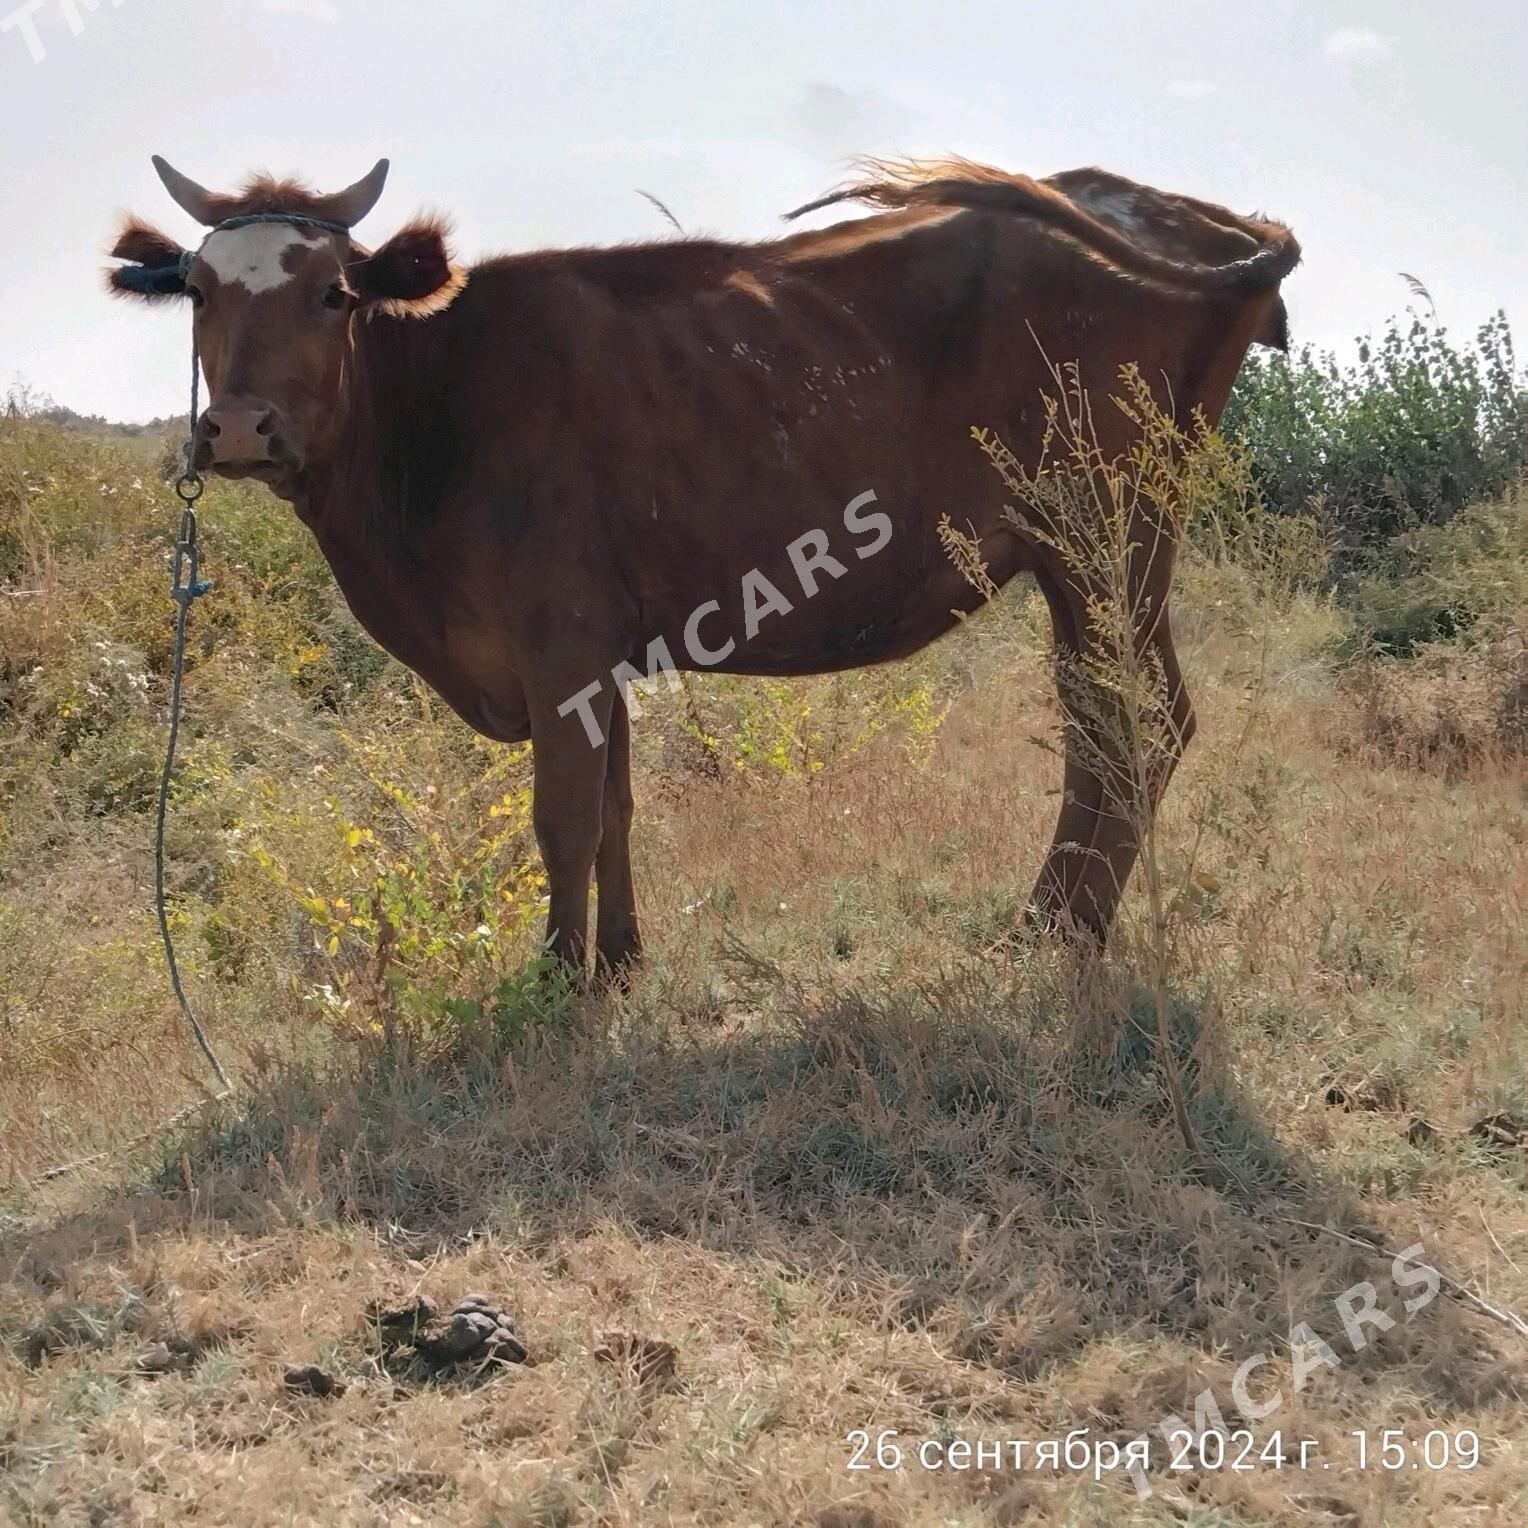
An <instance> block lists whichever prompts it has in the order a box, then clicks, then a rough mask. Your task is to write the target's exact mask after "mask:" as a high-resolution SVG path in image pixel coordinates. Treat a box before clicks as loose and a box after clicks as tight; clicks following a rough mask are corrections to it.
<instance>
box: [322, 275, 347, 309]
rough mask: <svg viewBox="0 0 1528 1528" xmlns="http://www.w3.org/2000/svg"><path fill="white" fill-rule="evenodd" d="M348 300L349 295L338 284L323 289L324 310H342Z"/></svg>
mask: <svg viewBox="0 0 1528 1528" xmlns="http://www.w3.org/2000/svg"><path fill="white" fill-rule="evenodd" d="M349 300H350V293H349V292H347V291H346V290H345V289H344V287H342V286H341V285H340V284H339V282H337V281H336V282H335V283H334V284H333V285H332V286H328V287H325V288H324V306H325V307H326V308H343V307H344V306H345V304H346V303H347V302H348V301H349Z"/></svg>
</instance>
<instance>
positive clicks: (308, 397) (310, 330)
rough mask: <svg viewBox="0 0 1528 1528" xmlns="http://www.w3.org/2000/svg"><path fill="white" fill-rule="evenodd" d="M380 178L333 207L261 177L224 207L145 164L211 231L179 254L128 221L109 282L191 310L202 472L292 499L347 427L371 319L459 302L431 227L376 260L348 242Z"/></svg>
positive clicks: (158, 164)
mask: <svg viewBox="0 0 1528 1528" xmlns="http://www.w3.org/2000/svg"><path fill="white" fill-rule="evenodd" d="M387 167H388V166H387V160H385V159H382V160H379V161H378V162H377V165H376V167H375V168H374V169H373V170H372V171H371V173H370V174H369V175H366V176H365V177H363V178H362V179H361V180H358V181H357V182H356V183H355V184H354V185H353V186H351V187H349V188H348V189H347V190H344V191H339V192H336V193H335V194H333V195H331V196H319V195H317V194H315V193H314V192H312V191H311V190H309V189H308V188H307V187H306V186H304V185H302V184H300V183H298V182H295V181H277V180H272V179H271V178H269V177H267V176H260V177H257V178H256V179H254V180H252V181H251V182H250V183H249V184H248V185H247V186H246V187H245V188H244V190H243V191H241V192H238V193H236V194H234V195H231V196H221V195H216V194H214V193H212V192H210V191H207V190H206V189H205V188H203V187H202V186H199V185H197V183H196V182H195V181H193V180H190V179H188V178H187V177H186V176H184V175H182V174H181V173H180V172H179V171H178V170H176V169H174V168H173V167H172V166H170V165H168V164H166V163H165V161H164V160H162V159H160V158H158V157H157V156H156V158H155V159H154V168H155V169H156V170H157V171H158V172H159V178H160V179H161V180H162V181H163V182H164V184H165V188H166V189H167V190H168V191H169V193H170V195H171V196H172V197H173V198H174V199H175V201H176V202H177V203H178V204H179V205H180V206H181V207H182V208H183V209H184V210H185V211H186V212H188V213H190V214H191V216H192V217H194V218H195V219H196V220H197V221H198V222H199V223H202V224H203V225H205V226H206V227H207V228H209V229H210V230H211V232H210V233H208V234H207V235H206V236H205V238H203V240H202V242H201V244H200V246H199V247H198V248H196V249H195V250H190V251H188V250H184V249H182V248H181V247H180V246H179V245H178V244H176V243H175V241H174V240H173V239H170V238H167V237H166V236H165V235H164V234H162V233H159V232H158V231H157V230H155V229H153V228H150V227H149V226H148V225H146V224H144V223H141V222H139V221H138V220H137V219H136V218H133V219H129V220H128V222H127V223H126V225H125V226H124V227H123V229H122V231H121V233H120V234H119V235H118V238H117V241H116V243H115V244H114V245H113V246H112V250H111V253H112V255H113V256H114V257H115V258H116V259H118V260H126V261H130V262H132V263H131V264H129V265H125V266H122V267H119V268H118V269H116V270H113V271H112V272H111V273H110V274H109V276H108V278H107V279H108V285H109V286H110V288H111V290H112V291H113V292H115V293H117V294H119V295H122V296H128V297H137V298H140V299H143V300H146V301H150V302H155V301H164V300H171V299H180V298H184V299H186V300H188V301H189V302H190V303H191V304H192V305H193V307H194V309H195V314H194V319H193V322H194V324H195V330H196V343H197V348H198V351H199V352H200V355H201V361H202V369H203V371H204V372H205V374H206V378H207V386H208V392H209V398H210V401H209V403H208V406H207V409H206V411H205V412H204V413H203V414H202V416H201V419H200V420H199V421H198V422H197V429H196V437H195V462H196V465H197V467H198V468H200V469H202V470H207V469H211V470H213V471H215V472H219V473H221V474H222V475H223V476H225V477H254V478H259V479H261V480H262V481H264V482H267V483H269V484H270V485H271V486H272V487H273V488H274V489H275V490H276V491H277V492H278V493H281V494H283V495H285V496H287V497H291V496H292V495H293V494H294V493H295V492H296V489H297V485H298V482H299V479H300V477H301V474H302V473H303V471H304V470H305V469H306V468H308V467H310V466H313V465H316V464H318V463H321V462H323V461H324V460H326V459H327V458H328V457H329V456H330V455H331V454H332V453H333V451H334V449H335V447H336V445H337V444H338V441H339V438H340V435H341V432H342V431H343V430H344V428H345V424H346V421H347V417H348V411H349V408H350V406H351V400H350V398H349V396H348V390H347V387H346V382H347V379H348V377H349V375H350V372H351V370H352V366H351V355H352V347H353V330H354V326H355V325H356V324H357V323H358V322H362V321H364V320H365V319H367V318H369V317H371V316H372V315H374V314H377V313H387V314H391V315H393V316H395V317H410V316H425V315H428V314H431V313H436V312H439V311H440V309H442V308H444V307H445V306H446V305H447V304H448V303H449V302H450V301H451V299H452V298H453V297H455V295H456V294H457V292H458V291H460V289H461V287H462V284H463V283H464V281H465V280H466V273H465V271H463V270H462V269H461V268H460V267H458V266H456V265H453V264H452V261H451V256H450V253H449V251H448V249H447V247H446V242H445V234H444V229H443V227H442V225H441V224H440V223H439V222H435V221H430V220H421V221H418V222H415V223H412V224H410V225H408V226H407V227H405V228H404V229H403V230H402V231H401V232H400V233H397V234H395V235H394V236H393V237H392V238H391V239H389V240H388V241H387V243H386V244H384V245H382V247H381V248H380V249H378V250H376V251H375V252H374V253H373V252H371V251H368V250H366V249H364V248H362V247H361V246H360V245H358V244H357V243H355V242H354V240H353V239H352V238H351V235H350V229H351V228H352V226H353V225H354V224H356V223H358V222H359V221H360V220H361V219H362V218H363V217H365V216H366V214H367V213H368V212H370V211H371V209H372V208H373V207H374V206H375V205H376V202H377V198H378V197H379V196H381V194H382V186H383V183H384V182H385V180H386V179H387Z"/></svg>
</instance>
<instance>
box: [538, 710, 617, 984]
mask: <svg viewBox="0 0 1528 1528" xmlns="http://www.w3.org/2000/svg"><path fill="white" fill-rule="evenodd" d="M576 693H577V687H576V686H574V687H571V688H570V689H569V690H568V695H569V696H571V695H574V694H576ZM556 694H557V692H556V690H554V689H548V690H547V692H546V693H545V695H544V696H542V697H537V698H535V699H533V700H532V704H531V748H532V752H533V756H534V788H535V796H534V800H533V803H532V807H531V820H532V822H533V823H534V825H535V829H536V842H537V844H538V845H539V846H540V848H541V860H542V863H543V864H544V865H545V866H546V874H547V883H548V891H549V893H550V903H551V905H550V907H549V908H548V910H547V922H546V931H547V944H548V947H549V948H550V950H551V952H552V954H553V956H554V957H555V958H556V959H557V960H558V961H560V962H561V963H562V965H563V966H565V967H566V968H567V969H568V970H569V971H571V972H573V973H574V974H575V975H576V976H577V977H578V978H579V979H580V980H582V978H583V976H584V968H585V963H586V951H587V938H588V928H589V878H590V874H591V872H592V871H593V869H594V861H595V856H596V854H597V853H598V852H599V846H600V835H601V831H602V813H603V803H604V794H605V769H606V763H607V760H608V757H609V752H610V746H609V739H610V720H611V699H612V695H613V691H612V689H611V687H610V686H609V684H608V683H607V684H606V686H605V687H604V689H602V690H601V692H600V693H599V694H597V695H595V696H594V697H593V699H592V700H589V701H588V703H587V705H585V706H583V707H578V708H573V709H569V710H567V711H564V712H563V713H562V714H559V707H560V706H561V705H562V704H563V703H564V701H565V700H566V698H567V697H562V698H557V699H554V698H553V697H555V696H556Z"/></svg>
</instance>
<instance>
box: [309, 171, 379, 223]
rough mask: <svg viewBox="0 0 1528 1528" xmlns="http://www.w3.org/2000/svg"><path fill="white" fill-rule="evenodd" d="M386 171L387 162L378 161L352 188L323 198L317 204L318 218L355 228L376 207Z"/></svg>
mask: <svg viewBox="0 0 1528 1528" xmlns="http://www.w3.org/2000/svg"><path fill="white" fill-rule="evenodd" d="M387 170H388V162H387V160H385V159H379V160H378V161H377V162H376V164H374V165H373V166H372V167H371V169H370V170H369V171H368V172H367V173H366V174H365V175H363V176H362V177H361V178H360V179H359V180H358V181H357V182H356V183H355V184H354V185H353V186H347V187H346V188H345V189H344V190H343V191H336V192H335V193H334V195H333V196H326V197H323V198H322V199H321V200H320V201H319V203H318V208H319V216H320V217H325V218H328V219H329V220H330V222H333V223H340V224H343V225H344V226H345V227H346V228H353V227H355V225H356V224H357V223H359V222H360V221H361V219H362V218H363V217H365V216H366V214H367V213H368V212H370V211H371V209H372V208H373V207H375V206H376V205H377V200H378V198H379V197H380V196H381V195H382V187H383V186H385V185H386V184H387Z"/></svg>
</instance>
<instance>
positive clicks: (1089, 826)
mask: <svg viewBox="0 0 1528 1528" xmlns="http://www.w3.org/2000/svg"><path fill="white" fill-rule="evenodd" d="M1037 578H1038V581H1039V584H1040V590H1041V593H1042V594H1044V596H1045V602H1046V604H1047V605H1048V606H1049V608H1050V616H1051V631H1052V635H1053V640H1054V644H1055V650H1056V689H1057V693H1058V694H1059V695H1060V697H1061V706H1062V714H1063V717H1065V718H1067V721H1066V727H1065V756H1064V763H1063V766H1062V780H1061V814H1060V816H1059V817H1058V818H1057V820H1056V831H1055V833H1054V835H1053V836H1052V838H1051V844H1050V848H1049V849H1047V850H1046V853H1045V859H1044V861H1043V863H1042V864H1041V866H1040V875H1039V879H1038V880H1037V881H1036V882H1035V887H1034V890H1033V891H1032V892H1031V893H1030V897H1029V910H1028V918H1029V921H1030V922H1031V923H1033V924H1034V925H1036V926H1037V927H1039V928H1043V929H1054V928H1058V927H1060V926H1062V925H1065V924H1067V923H1068V922H1069V920H1070V917H1071V912H1070V909H1071V908H1072V906H1073V904H1074V902H1075V901H1076V899H1077V895H1078V888H1079V887H1080V886H1081V884H1082V882H1083V879H1084V872H1085V871H1086V869H1087V865H1088V859H1089V856H1090V855H1091V854H1092V852H1093V850H1092V844H1093V838H1094V833H1095V830H1096V828H1097V826H1098V818H1099V812H1100V810H1101V807H1102V801H1103V782H1102V781H1101V780H1100V778H1099V777H1098V775H1097V774H1096V773H1095V772H1094V771H1093V770H1092V769H1090V768H1089V767H1088V764H1087V755H1088V750H1087V749H1086V748H1084V747H1083V746H1082V745H1081V740H1080V739H1079V737H1078V736H1077V735H1076V733H1075V732H1074V730H1073V723H1072V721H1071V719H1070V718H1071V717H1072V716H1073V714H1074V712H1075V711H1076V710H1077V709H1079V708H1078V707H1076V706H1074V705H1073V704H1071V696H1072V693H1073V690H1074V688H1075V685H1076V677H1077V672H1078V658H1079V653H1080V650H1081V638H1082V635H1083V631H1080V630H1079V624H1078V619H1077V616H1076V615H1075V614H1074V612H1073V610H1072V608H1071V605H1070V603H1069V601H1068V599H1067V592H1066V590H1065V589H1064V588H1063V587H1062V586H1061V585H1060V584H1059V583H1058V582H1056V581H1053V580H1052V579H1050V578H1048V577H1045V576H1044V575H1037ZM1084 630H1085V628H1084Z"/></svg>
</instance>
